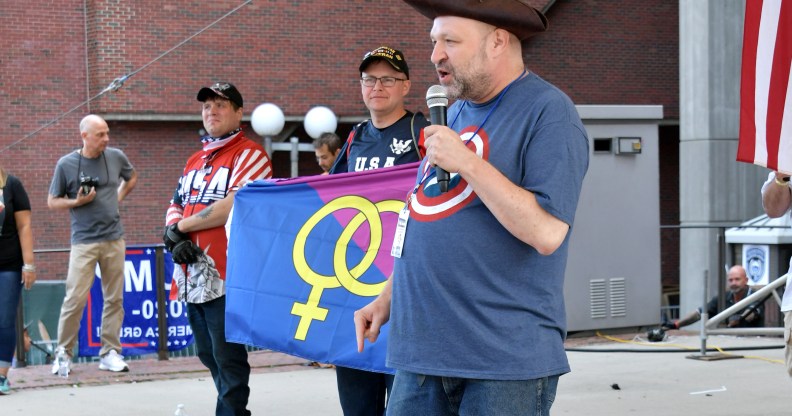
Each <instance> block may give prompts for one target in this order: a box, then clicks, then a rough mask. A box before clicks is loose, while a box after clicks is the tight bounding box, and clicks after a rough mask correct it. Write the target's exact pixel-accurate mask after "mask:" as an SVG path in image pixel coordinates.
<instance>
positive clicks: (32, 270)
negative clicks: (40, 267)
mask: <svg viewBox="0 0 792 416" xmlns="http://www.w3.org/2000/svg"><path fill="white" fill-rule="evenodd" d="M22 271H23V272H27V273H35V272H36V266H34V265H32V264H25V265H23V266H22Z"/></svg>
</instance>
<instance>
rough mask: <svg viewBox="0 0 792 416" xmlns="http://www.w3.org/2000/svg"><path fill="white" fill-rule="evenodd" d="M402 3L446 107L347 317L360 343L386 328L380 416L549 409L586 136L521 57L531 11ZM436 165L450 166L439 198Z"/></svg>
mask: <svg viewBox="0 0 792 416" xmlns="http://www.w3.org/2000/svg"><path fill="white" fill-rule="evenodd" d="M406 2H407V3H409V4H410V5H411V6H413V7H414V8H416V9H417V10H418V11H419V12H421V13H422V14H424V15H426V16H428V17H430V18H432V19H434V25H433V27H432V30H431V38H432V41H433V43H434V50H433V52H432V57H431V60H432V62H433V63H434V64H435V68H436V70H437V75H438V77H439V80H440V83H441V84H442V85H443V86H445V87H446V88H447V90H448V95H449V97H450V98H453V99H456V102H454V104H453V105H452V106H451V107H450V108H449V109H448V122H449V125H448V127H446V126H438V125H432V126H429V127H426V128H425V129H424V133H425V135H426V151H427V157H426V159H425V161H424V165H423V166H422V167H421V168H419V172H423V174H422V175H418V177H419V178H420V179H419V180H418V183H417V186H416V189H415V191H414V192H412V193H411V195H410V198H409V203H408V205H407V207H408V210H409V216H408V217H407V216H406V215H400V223H402V222H403V223H405V224H406V227H405V228H402V232H403V233H404V241H403V245H402V247H403V250H402V252H401V255H400V257H399V258H397V259H396V261H395V265H394V272H393V277H392V278H391V279H390V280H389V281H388V284H387V285H386V287H385V289H384V290H383V292H382V293H381V294H380V295H379V297H378V298H377V299H375V300H374V301H373V302H372V303H371V304H369V305H367V306H366V307H364V308H363V309H361V310H359V311H357V312H356V313H355V326H356V332H357V338H358V349H361V350H362V348H363V343H364V339H368V340H369V341H370V342H373V341H375V340H376V338H377V336H378V334H379V329H380V327H381V326H382V325H383V324H384V323H385V322H387V321H388V320H390V323H391V326H390V333H389V338H388V339H389V341H388V342H389V343H388V355H387V361H386V364H387V365H388V366H389V367H392V368H395V369H396V379H395V381H394V384H393V391H392V394H391V396H390V398H389V399H388V415H389V416H393V415H415V414H421V415H456V414H460V415H499V416H503V415H548V414H549V411H550V407H551V405H552V403H553V399H554V397H555V392H556V388H557V384H558V378H559V376H560V375H561V374H564V373H566V372H568V371H569V363H568V361H567V358H566V354H565V352H564V337H565V336H566V317H565V308H564V299H563V280H564V268H565V266H566V258H567V250H568V244H569V236H570V229H571V227H572V223H573V220H574V215H575V210H576V208H577V202H578V198H579V195H580V190H581V186H582V183H583V177H584V175H585V172H586V170H587V168H588V140H587V134H586V131H585V129H584V127H583V123H582V122H581V120H580V117H579V116H578V114H577V111H576V109H575V107H574V105H573V104H572V102H571V101H570V100H569V98H568V97H567V96H566V95H565V94H564V93H563V92H561V91H560V90H559V89H557V88H556V87H554V86H552V85H550V84H549V83H547V82H546V81H544V80H543V79H541V78H540V77H539V76H537V75H536V74H534V73H532V72H529V71H528V69H527V68H526V65H525V63H524V62H523V58H522V45H521V42H522V41H524V40H525V39H527V38H528V37H530V36H531V35H533V34H535V33H538V32H542V31H544V30H545V28H546V27H547V20H546V19H545V18H544V16H543V15H542V13H541V12H539V11H538V10H536V9H534V8H532V7H530V6H528V5H527V4H525V3H524V2H523V1H518V0H490V1H479V0H461V1H460V0H406ZM436 166H439V167H441V168H443V169H444V170H446V171H447V172H449V173H450V180H449V183H448V191H447V192H445V193H443V192H440V191H439V190H438V187H439V185H438V184H437V181H436V180H435V167H436ZM405 217H406V218H405ZM407 220H409V221H407ZM397 235H398V232H397Z"/></svg>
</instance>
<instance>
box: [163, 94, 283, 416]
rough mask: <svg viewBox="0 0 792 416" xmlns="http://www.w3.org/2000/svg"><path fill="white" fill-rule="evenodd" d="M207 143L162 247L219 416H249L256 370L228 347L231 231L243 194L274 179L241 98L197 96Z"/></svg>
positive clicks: (193, 162)
mask: <svg viewBox="0 0 792 416" xmlns="http://www.w3.org/2000/svg"><path fill="white" fill-rule="evenodd" d="M197 99H198V101H200V102H201V103H202V106H201V108H202V110H201V116H202V118H203V125H204V129H205V130H206V135H205V136H204V137H202V138H201V143H202V144H203V148H202V149H201V150H199V151H197V152H195V153H194V154H193V155H192V156H190V158H189V159H188V160H187V165H186V166H185V167H184V170H183V172H182V176H181V177H180V178H179V183H178V186H177V187H176V192H175V193H174V194H173V199H172V200H171V203H170V206H169V208H168V211H167V214H166V218H165V224H166V228H165V235H164V236H163V242H164V243H165V247H166V248H167V249H168V251H170V252H171V255H172V256H173V261H174V262H175V263H177V264H180V265H182V266H181V267H177V268H176V269H177V270H176V273H175V274H174V281H175V282H176V286H177V287H178V291H179V294H178V296H179V300H186V301H187V316H188V318H189V321H190V326H191V327H192V330H193V335H194V336H195V345H196V347H197V352H198V358H200V359H201V363H203V365H205V366H206V367H207V368H209V371H210V372H211V373H212V379H213V380H214V383H215V386H216V388H217V403H216V405H215V415H218V416H221V415H222V416H226V415H228V416H231V415H233V416H240V415H250V411H248V410H247V403H248V396H249V395H250V388H249V387H248V380H249V378H250V365H249V364H248V361H247V350H246V349H245V346H244V345H242V344H235V343H231V342H226V340H225V303H226V297H225V278H226V250H227V247H228V240H227V237H226V233H225V228H224V225H225V223H226V221H227V220H228V216H229V213H230V212H231V206H232V204H233V203H234V195H235V194H236V191H237V190H238V189H239V188H240V187H242V186H243V185H244V184H245V183H246V182H248V181H253V180H256V179H264V178H270V177H272V164H271V163H270V159H269V156H268V155H267V152H266V151H265V150H264V148H263V147H261V145H259V144H258V143H255V142H253V141H251V140H249V139H248V138H246V137H245V133H244V132H243V131H242V129H241V127H240V125H241V122H242V113H243V111H242V104H243V101H242V94H240V93H239V91H238V90H237V89H236V87H234V86H233V85H232V84H229V83H227V82H218V83H215V84H213V85H211V86H209V87H204V88H201V89H200V90H199V91H198V96H197Z"/></svg>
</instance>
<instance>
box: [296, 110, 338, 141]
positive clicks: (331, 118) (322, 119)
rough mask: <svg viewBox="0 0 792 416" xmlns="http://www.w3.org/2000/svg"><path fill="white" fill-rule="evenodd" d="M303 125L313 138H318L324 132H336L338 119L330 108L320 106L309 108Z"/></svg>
mask: <svg viewBox="0 0 792 416" xmlns="http://www.w3.org/2000/svg"><path fill="white" fill-rule="evenodd" d="M303 125H304V126H305V132H306V133H308V135H309V136H311V138H312V139H318V138H319V136H321V135H322V134H323V133H335V130H336V127H337V126H338V119H337V118H336V115H335V114H334V113H333V111H332V110H330V109H329V108H327V107H323V106H318V107H314V108H312V109H310V110H308V112H307V113H306V114H305V122H304V123H303Z"/></svg>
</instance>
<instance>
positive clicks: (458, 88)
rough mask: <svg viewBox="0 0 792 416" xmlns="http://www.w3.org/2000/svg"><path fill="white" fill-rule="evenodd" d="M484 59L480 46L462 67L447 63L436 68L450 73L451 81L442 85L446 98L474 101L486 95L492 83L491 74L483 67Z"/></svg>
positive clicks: (483, 52)
mask: <svg viewBox="0 0 792 416" xmlns="http://www.w3.org/2000/svg"><path fill="white" fill-rule="evenodd" d="M485 59H486V53H485V51H484V49H483V48H482V49H481V50H479V53H477V54H476V55H475V56H473V58H472V59H471V60H470V62H468V63H467V65H466V66H465V67H464V68H456V67H454V66H453V65H449V64H447V63H446V64H444V65H441V66H438V69H442V70H443V71H446V72H448V73H449V74H450V75H451V81H450V82H449V83H448V84H446V85H444V87H446V91H447V92H448V98H451V99H455V100H458V99H462V100H471V101H476V100H477V99H479V98H481V97H485V96H486V95H487V93H488V92H489V89H490V86H491V85H492V75H491V74H489V73H487V72H486V70H485V68H484V62H485Z"/></svg>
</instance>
